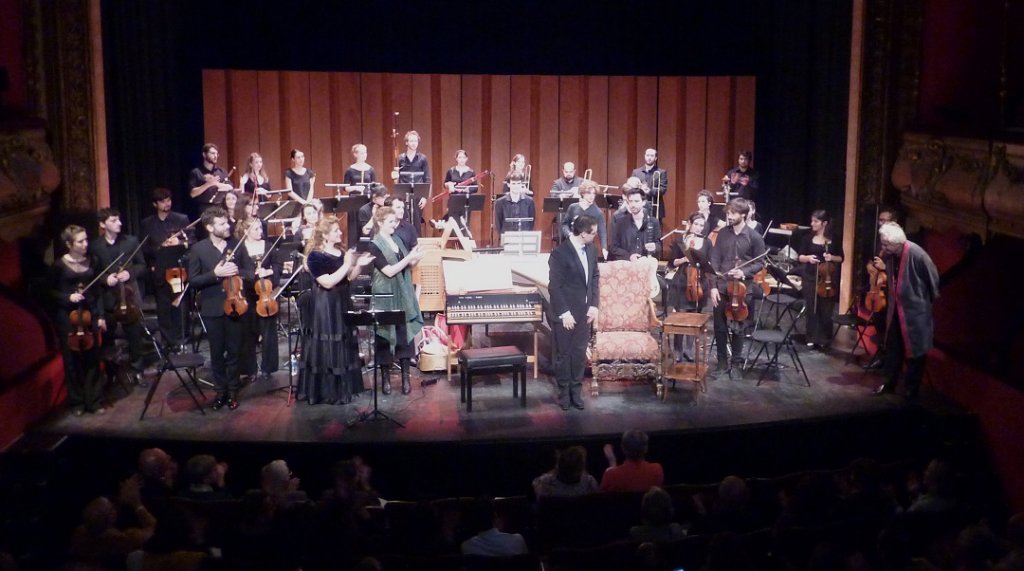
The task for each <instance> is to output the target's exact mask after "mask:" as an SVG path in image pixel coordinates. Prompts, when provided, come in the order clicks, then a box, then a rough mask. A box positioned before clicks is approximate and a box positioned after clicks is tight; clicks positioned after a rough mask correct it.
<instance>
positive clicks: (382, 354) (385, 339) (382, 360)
mask: <svg viewBox="0 0 1024 571" xmlns="http://www.w3.org/2000/svg"><path fill="white" fill-rule="evenodd" d="M373 219H374V222H375V223H376V226H375V227H376V233H375V235H374V236H373V241H371V242H370V245H369V250H370V254H371V255H372V256H374V258H373V282H372V286H371V287H372V289H373V293H375V294H388V295H390V296H391V297H389V298H381V299H379V300H377V301H376V307H377V309H389V310H394V309H398V310H402V311H403V312H405V324H404V327H402V326H398V327H396V326H387V327H382V328H380V329H379V330H378V333H377V335H378V339H377V345H376V347H377V351H376V355H377V357H376V360H377V362H378V363H379V364H382V365H385V366H387V365H390V364H391V363H392V362H393V359H394V357H397V358H398V359H399V360H400V362H401V366H402V394H403V395H407V394H409V393H410V392H411V391H412V385H411V384H410V380H409V365H410V362H411V360H412V358H413V357H414V356H415V355H416V350H415V349H416V348H415V347H414V344H413V340H414V339H415V338H416V336H417V335H419V333H420V330H421V329H422V328H423V314H422V313H421V312H420V305H419V301H418V300H417V299H416V291H415V289H414V288H413V285H412V267H413V266H415V265H416V264H418V263H419V261H420V260H421V259H423V249H422V247H421V246H416V247H415V248H413V249H412V250H409V249H408V248H407V247H406V246H405V244H404V243H403V242H402V239H401V238H399V237H398V236H396V235H395V229H396V228H397V227H398V217H397V216H396V215H395V212H394V210H392V209H391V207H390V206H381V207H380V208H378V209H377V211H376V212H374V214H373ZM382 391H383V393H384V394H386V395H387V394H391V375H390V372H389V373H388V374H385V375H384V383H383V385H382Z"/></svg>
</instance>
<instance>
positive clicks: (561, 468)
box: [533, 446, 600, 498]
mask: <svg viewBox="0 0 1024 571" xmlns="http://www.w3.org/2000/svg"><path fill="white" fill-rule="evenodd" d="M598 491H600V487H599V486H598V485H597V480H596V479H594V477H593V476H591V475H590V474H589V473H588V472H587V451H586V450H585V449H584V448H583V447H582V446H570V447H568V448H566V449H564V450H562V451H561V452H559V454H558V459H557V461H556V463H555V468H554V470H552V471H550V472H546V473H544V474H541V475H540V476H537V477H536V478H534V480H533V493H534V494H535V495H536V496H537V497H538V498H543V497H547V496H553V497H568V496H583V495H586V494H593V493H596V492H598Z"/></svg>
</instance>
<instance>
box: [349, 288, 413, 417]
mask: <svg viewBox="0 0 1024 571" xmlns="http://www.w3.org/2000/svg"><path fill="white" fill-rule="evenodd" d="M352 297H353V298H356V299H369V300H370V311H369V314H370V324H371V326H372V328H373V336H372V337H371V338H370V351H369V353H370V355H371V360H370V362H371V363H373V408H372V409H367V410H365V411H363V412H361V413H359V416H357V417H356V418H355V419H353V420H351V421H349V423H348V426H349V427H352V426H355V425H357V424H359V423H361V422H368V421H371V420H387V421H389V422H393V423H395V424H396V425H398V427H399V428H405V425H404V424H402V423H401V422H398V421H397V420H395V419H393V418H391V417H390V416H388V415H387V414H385V413H383V412H381V411H380V408H379V407H378V401H377V388H378V376H379V373H380V363H378V362H377V331H378V330H379V329H378V328H379V326H380V320H379V318H378V317H377V309H376V307H375V304H374V302H375V301H376V299H377V298H378V297H379V298H384V299H388V298H393V297H394V294H390V293H371V294H370V295H354V296H352ZM396 333H397V329H396ZM388 374H389V375H390V374H391V373H390V372H389V373H388Z"/></svg>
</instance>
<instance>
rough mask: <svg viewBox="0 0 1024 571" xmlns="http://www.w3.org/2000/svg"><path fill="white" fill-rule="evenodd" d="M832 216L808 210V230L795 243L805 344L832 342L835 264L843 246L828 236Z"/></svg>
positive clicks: (836, 285) (836, 282)
mask: <svg viewBox="0 0 1024 571" xmlns="http://www.w3.org/2000/svg"><path fill="white" fill-rule="evenodd" d="M831 227H832V217H831V216H830V215H829V213H828V212H826V211H825V210H815V211H814V212H812V213H811V232H810V233H809V234H806V235H805V236H804V238H803V240H801V241H800V244H798V247H797V253H798V254H799V255H798V256H797V261H798V262H800V263H802V264H803V268H802V271H801V273H800V274H801V277H802V278H803V286H802V288H801V291H802V292H803V295H804V301H805V302H806V303H807V310H806V312H805V315H806V316H807V346H808V347H814V348H815V349H819V350H828V347H829V345H830V344H831V343H832V332H833V330H832V313H833V312H834V311H835V307H836V299H837V298H838V297H839V273H840V269H839V265H840V264H842V262H843V247H842V245H841V244H840V243H839V242H836V241H835V240H833V238H832V228H831Z"/></svg>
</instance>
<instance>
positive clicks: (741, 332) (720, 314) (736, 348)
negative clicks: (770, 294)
mask: <svg viewBox="0 0 1024 571" xmlns="http://www.w3.org/2000/svg"><path fill="white" fill-rule="evenodd" d="M754 292H757V293H758V294H760V293H761V288H759V287H757V286H747V296H746V298H745V300H744V303H746V305H747V313H748V315H747V318H746V319H744V320H743V321H729V320H727V319H726V318H725V307H726V305H728V304H729V300H728V299H727V298H726V296H725V294H724V293H723V294H722V298H721V301H719V302H718V307H716V308H715V309H714V311H713V312H712V313H713V316H714V322H715V349H716V351H717V352H718V360H719V361H722V362H725V361H727V360H728V359H729V350H728V347H729V332H730V328H732V329H731V331H732V358H733V360H734V361H742V360H743V339H744V337H745V336H746V333H747V331H748V330H749V329H750V328H751V327H753V324H754V320H753V319H752V318H753V317H754V316H755V315H756V314H757V308H756V307H755V306H754V300H755V298H756V299H760V298H761V296H760V295H755V293H754Z"/></svg>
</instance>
